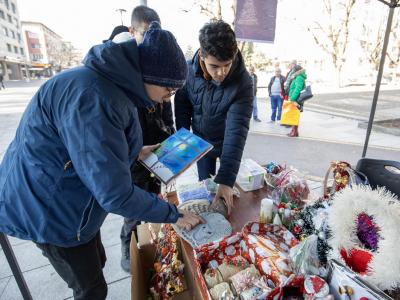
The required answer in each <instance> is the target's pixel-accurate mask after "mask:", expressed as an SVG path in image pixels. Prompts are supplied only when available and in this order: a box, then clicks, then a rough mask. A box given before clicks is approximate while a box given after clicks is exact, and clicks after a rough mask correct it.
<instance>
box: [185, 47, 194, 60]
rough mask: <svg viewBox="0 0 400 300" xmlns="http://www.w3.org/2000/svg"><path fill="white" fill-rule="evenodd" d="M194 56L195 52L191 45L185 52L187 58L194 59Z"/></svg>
mask: <svg viewBox="0 0 400 300" xmlns="http://www.w3.org/2000/svg"><path fill="white" fill-rule="evenodd" d="M193 55H194V52H193V48H192V46H190V45H189V46H187V48H186V51H185V58H186V59H192V57H193Z"/></svg>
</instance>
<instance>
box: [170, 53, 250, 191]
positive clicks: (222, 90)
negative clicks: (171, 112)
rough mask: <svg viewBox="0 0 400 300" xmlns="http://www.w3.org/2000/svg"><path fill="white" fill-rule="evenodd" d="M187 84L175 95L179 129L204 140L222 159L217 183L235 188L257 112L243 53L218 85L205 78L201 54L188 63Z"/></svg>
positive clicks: (176, 120) (214, 155)
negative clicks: (251, 122)
mask: <svg viewBox="0 0 400 300" xmlns="http://www.w3.org/2000/svg"><path fill="white" fill-rule="evenodd" d="M188 66H189V74H188V79H187V81H186V85H185V86H184V87H183V88H182V89H181V90H179V91H178V92H177V93H176V95H175V124H176V128H177V129H179V128H181V127H185V128H187V129H189V130H190V127H192V129H193V133H195V134H197V135H199V136H200V137H202V138H204V139H205V140H207V141H208V142H210V143H211V144H213V146H214V149H213V150H212V151H211V152H210V153H209V154H207V155H209V156H212V157H220V160H221V166H220V169H219V171H218V174H217V176H216V178H215V181H216V182H217V183H222V184H225V185H228V186H233V184H234V183H235V180H236V175H237V173H238V170H239V166H240V160H241V158H242V154H243V148H244V145H245V143H246V138H247V133H248V131H249V122H250V118H251V113H252V109H253V104H252V102H253V84H252V80H251V77H250V75H249V73H248V72H247V70H246V67H245V65H244V61H243V58H242V55H241V54H240V52H239V53H238V55H237V56H236V59H235V60H234V62H233V65H232V68H231V71H230V73H229V74H228V76H227V77H226V78H225V80H224V81H223V82H222V83H221V84H220V85H216V84H214V83H213V82H212V81H207V80H205V79H204V77H203V71H202V69H201V67H200V65H199V55H198V52H197V53H196V54H195V55H194V57H193V59H192V60H191V61H189V62H188Z"/></svg>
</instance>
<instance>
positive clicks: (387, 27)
mask: <svg viewBox="0 0 400 300" xmlns="http://www.w3.org/2000/svg"><path fill="white" fill-rule="evenodd" d="M396 1H397V0H396ZM392 2H393V0H392ZM395 7H396V5H391V6H390V10H389V17H388V21H387V25H386V32H385V39H384V41H383V48H382V54H381V62H380V63H379V71H378V77H377V78H376V85H375V93H374V98H373V100H372V107H371V113H370V115H369V121H368V127H367V134H366V136H365V142H364V149H363V153H362V157H365V155H366V154H367V149H368V142H369V137H370V135H371V130H372V123H373V121H374V117H375V110H376V103H377V102H378V96H379V89H380V87H381V81H382V74H383V67H384V65H385V58H386V51H387V47H388V43H389V36H390V31H391V28H392V21H393V14H394V9H395Z"/></svg>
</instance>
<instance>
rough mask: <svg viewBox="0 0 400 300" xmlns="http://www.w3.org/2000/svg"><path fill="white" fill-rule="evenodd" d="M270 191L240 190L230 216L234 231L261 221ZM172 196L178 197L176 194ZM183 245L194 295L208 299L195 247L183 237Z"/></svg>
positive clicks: (186, 266)
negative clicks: (202, 287) (262, 209)
mask: <svg viewBox="0 0 400 300" xmlns="http://www.w3.org/2000/svg"><path fill="white" fill-rule="evenodd" d="M239 190H240V188H239ZM269 193H270V190H268V189H267V188H266V187H264V188H262V189H260V190H257V191H253V192H244V191H242V190H240V198H235V200H234V205H235V206H234V208H233V210H232V212H231V215H230V216H229V218H228V220H229V222H230V223H231V225H232V230H233V232H240V231H242V228H243V226H244V225H245V224H247V223H248V222H251V221H259V215H260V205H261V200H262V199H263V198H265V197H267V196H268V194H269ZM170 197H176V194H175V195H171V196H170ZM181 246H182V247H181V248H182V256H183V260H184V264H185V268H187V274H188V277H189V278H187V282H188V286H189V288H190V290H191V291H192V297H193V299H196V300H202V299H207V294H206V291H203V290H202V289H201V287H200V285H199V284H196V280H197V279H196V278H197V275H196V267H195V262H194V261H195V258H194V253H193V248H192V246H190V245H189V244H188V243H187V242H186V241H184V240H183V239H181Z"/></svg>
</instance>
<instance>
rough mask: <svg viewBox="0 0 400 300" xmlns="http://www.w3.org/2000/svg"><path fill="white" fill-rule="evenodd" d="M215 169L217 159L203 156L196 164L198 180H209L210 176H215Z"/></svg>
mask: <svg viewBox="0 0 400 300" xmlns="http://www.w3.org/2000/svg"><path fill="white" fill-rule="evenodd" d="M216 167H217V159H216V158H214V157H209V156H204V157H203V158H202V159H200V160H199V161H198V162H197V172H198V174H199V180H200V181H201V180H205V179H207V178H210V177H211V175H215V170H216Z"/></svg>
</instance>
